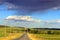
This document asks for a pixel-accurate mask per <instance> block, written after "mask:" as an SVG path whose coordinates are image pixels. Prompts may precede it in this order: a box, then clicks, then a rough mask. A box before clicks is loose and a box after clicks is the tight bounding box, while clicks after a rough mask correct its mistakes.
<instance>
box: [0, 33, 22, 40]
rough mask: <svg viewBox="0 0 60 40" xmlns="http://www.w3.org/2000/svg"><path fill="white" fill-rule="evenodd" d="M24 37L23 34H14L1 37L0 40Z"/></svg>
mask: <svg viewBox="0 0 60 40" xmlns="http://www.w3.org/2000/svg"><path fill="white" fill-rule="evenodd" d="M21 35H22V33H14V34H10V35H8V36H6V37H1V38H0V40H13V39H15V38H18V37H20V36H21Z"/></svg>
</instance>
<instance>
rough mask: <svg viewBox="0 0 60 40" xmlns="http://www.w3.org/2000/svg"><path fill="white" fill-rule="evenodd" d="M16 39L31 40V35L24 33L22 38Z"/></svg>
mask: <svg viewBox="0 0 60 40" xmlns="http://www.w3.org/2000/svg"><path fill="white" fill-rule="evenodd" d="M14 40H31V39H30V38H29V36H28V35H27V33H26V34H23V35H22V36H21V37H20V38H17V39H14Z"/></svg>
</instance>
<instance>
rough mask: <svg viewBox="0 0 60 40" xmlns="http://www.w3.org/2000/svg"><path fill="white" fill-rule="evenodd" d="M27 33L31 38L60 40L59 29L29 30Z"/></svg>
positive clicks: (35, 39)
mask: <svg viewBox="0 0 60 40" xmlns="http://www.w3.org/2000/svg"><path fill="white" fill-rule="evenodd" d="M29 35H30V37H31V38H32V39H33V40H60V30H44V29H40V30H38V29H37V30H35V29H33V30H30V31H29Z"/></svg>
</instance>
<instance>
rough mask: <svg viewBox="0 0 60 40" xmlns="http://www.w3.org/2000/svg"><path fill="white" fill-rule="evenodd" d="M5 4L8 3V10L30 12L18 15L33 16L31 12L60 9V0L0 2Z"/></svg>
mask: <svg viewBox="0 0 60 40" xmlns="http://www.w3.org/2000/svg"><path fill="white" fill-rule="evenodd" d="M3 3H7V6H8V9H11V10H17V11H20V10H22V11H23V12H28V13H23V14H22V13H16V14H17V15H19V14H22V15H25V14H31V13H30V12H34V11H43V10H47V9H59V8H60V0H0V4H3ZM32 14H33V13H32ZM40 14H41V13H40Z"/></svg>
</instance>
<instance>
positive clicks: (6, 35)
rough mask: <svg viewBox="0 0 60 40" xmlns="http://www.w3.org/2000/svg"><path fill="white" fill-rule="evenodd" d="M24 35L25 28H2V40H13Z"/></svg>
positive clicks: (0, 34) (0, 29)
mask: <svg viewBox="0 0 60 40" xmlns="http://www.w3.org/2000/svg"><path fill="white" fill-rule="evenodd" d="M23 33H24V28H18V27H5V26H4V27H0V40H13V39H15V38H18V37H20V36H21V35H22V34H23Z"/></svg>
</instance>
